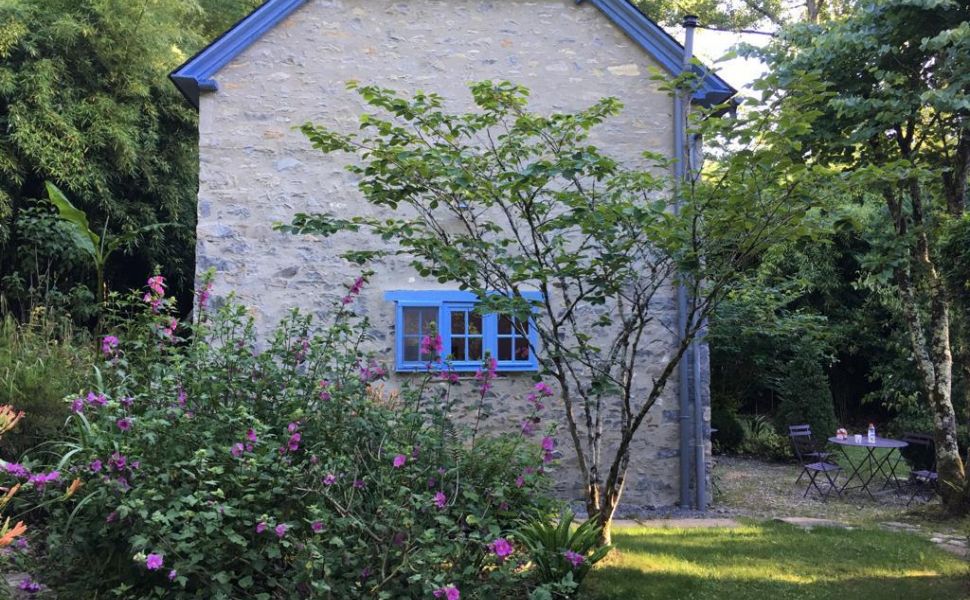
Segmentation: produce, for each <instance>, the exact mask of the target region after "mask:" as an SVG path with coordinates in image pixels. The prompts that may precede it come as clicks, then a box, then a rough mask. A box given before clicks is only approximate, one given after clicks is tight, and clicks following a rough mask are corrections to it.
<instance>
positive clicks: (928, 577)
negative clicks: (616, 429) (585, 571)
mask: <svg viewBox="0 0 970 600" xmlns="http://www.w3.org/2000/svg"><path fill="white" fill-rule="evenodd" d="M614 544H615V545H616V546H617V548H618V549H619V552H618V553H617V554H616V555H615V556H612V557H610V558H609V559H608V560H607V561H606V564H604V565H602V566H599V567H597V569H596V570H595V571H594V572H593V573H592V574H591V575H590V577H589V579H588V580H587V582H588V583H587V585H586V586H584V587H585V589H586V593H585V595H584V597H585V598H590V599H596V600H606V599H620V598H624V599H638V598H643V599H653V598H657V599H659V598H664V599H669V598H685V599H697V600H704V599H708V598H710V599H715V598H716V599H718V600H729V599H732V598H745V599H747V598H751V599H756V600H757V599H760V598H764V599H765V600H767V599H768V598H771V600H776V599H778V598H798V599H799V600H801V599H815V598H818V599H822V598H826V599H827V598H836V597H863V598H865V597H868V598H880V599H881V598H887V599H888V598H904V599H906V600H935V599H941V600H942V599H947V600H956V599H961V598H970V584H968V571H967V564H966V563H965V562H963V561H961V560H959V559H958V558H956V557H953V556H950V555H948V554H946V553H944V552H942V551H941V550H939V549H938V548H936V547H935V546H933V544H931V543H930V542H929V541H927V540H924V539H922V538H919V537H916V536H911V535H905V534H896V533H892V532H884V531H874V530H856V531H845V530H842V529H830V528H818V529H815V530H812V531H803V530H800V529H798V528H795V527H792V526H790V525H785V524H780V523H778V524H776V523H766V524H763V525H750V526H743V527H740V528H736V529H706V530H705V529H692V530H665V529H646V528H635V529H629V530H618V531H617V532H616V533H615V535H614Z"/></svg>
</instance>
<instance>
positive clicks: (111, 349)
mask: <svg viewBox="0 0 970 600" xmlns="http://www.w3.org/2000/svg"><path fill="white" fill-rule="evenodd" d="M117 347H118V338H116V337H115V336H113V335H106V336H104V337H103V338H101V353H102V354H104V355H105V357H111V356H113V355H114V353H115V348H117Z"/></svg>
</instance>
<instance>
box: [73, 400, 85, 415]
mask: <svg viewBox="0 0 970 600" xmlns="http://www.w3.org/2000/svg"><path fill="white" fill-rule="evenodd" d="M83 411H84V400H82V399H81V398H75V399H74V400H73V401H72V402H71V412H75V413H80V412H83Z"/></svg>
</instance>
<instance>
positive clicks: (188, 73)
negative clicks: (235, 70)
mask: <svg viewBox="0 0 970 600" xmlns="http://www.w3.org/2000/svg"><path fill="white" fill-rule="evenodd" d="M306 2H307V0H266V2H265V3H263V4H262V5H261V6H260V7H259V8H257V9H256V10H254V11H253V12H251V13H249V14H248V15H246V16H245V17H243V18H242V19H241V20H240V21H238V22H237V23H236V24H235V25H233V26H232V27H230V28H229V30H227V31H226V32H225V33H223V34H222V35H220V36H219V37H218V38H216V39H215V41H213V42H212V43H211V44H209V45H208V46H206V47H205V48H203V49H202V50H200V51H199V52H197V53H196V54H195V55H194V56H192V58H190V59H188V60H187V61H185V62H184V63H182V64H181V65H180V66H179V67H177V68H176V69H175V70H173V71H172V72H171V73H169V75H168V77H169V79H171V80H172V83H174V84H175V86H176V87H177V88H178V89H179V91H181V92H182V95H184V96H185V99H186V100H188V101H189V103H190V104H192V106H194V107H195V108H196V109H198V108H199V95H200V94H201V93H202V92H204V91H216V90H217V89H219V85H218V83H216V81H215V79H213V76H214V75H215V74H216V73H217V72H219V70H220V69H221V68H222V67H224V66H226V64H227V63H228V62H229V61H231V60H232V59H233V58H235V57H236V56H238V55H239V54H240V53H242V51H243V50H245V49H246V48H248V47H249V46H250V45H252V43H253V42H255V41H256V40H258V39H259V38H260V37H262V36H263V34H264V33H266V32H267V31H269V30H270V29H272V28H273V27H275V26H276V25H277V24H279V22H280V21H282V20H283V19H285V18H286V17H288V16H290V14H292V13H293V11H295V10H296V9H298V8H300V7H301V6H303V5H304V4H306Z"/></svg>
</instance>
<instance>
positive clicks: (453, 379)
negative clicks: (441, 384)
mask: <svg viewBox="0 0 970 600" xmlns="http://www.w3.org/2000/svg"><path fill="white" fill-rule="evenodd" d="M438 377H439V378H440V379H441V380H442V381H447V382H448V383H458V382H460V381H461V378H459V377H458V373H455V372H454V371H442V372H441V373H438Z"/></svg>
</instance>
